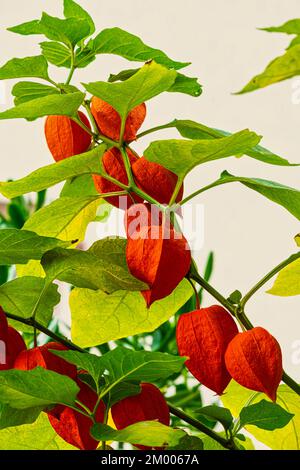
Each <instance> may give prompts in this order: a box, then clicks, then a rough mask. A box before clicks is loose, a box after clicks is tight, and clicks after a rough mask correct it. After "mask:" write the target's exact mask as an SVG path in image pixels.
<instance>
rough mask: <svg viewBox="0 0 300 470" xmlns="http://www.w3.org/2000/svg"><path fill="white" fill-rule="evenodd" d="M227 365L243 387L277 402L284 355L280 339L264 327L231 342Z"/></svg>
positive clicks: (233, 376) (245, 333)
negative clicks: (279, 342) (263, 394)
mask: <svg viewBox="0 0 300 470" xmlns="http://www.w3.org/2000/svg"><path fill="white" fill-rule="evenodd" d="M225 362H226V367H227V369H228V372H229V373H230V375H231V376H232V378H233V379H234V380H235V381H236V382H238V383H239V384H240V385H242V386H243V387H246V388H249V389H250V390H255V391H257V392H263V393H265V394H266V395H267V396H268V397H269V398H270V399H271V400H273V401H276V392H277V388H278V385H279V384H280V381H281V378H282V373H283V369H282V355H281V349H280V346H279V344H278V342H277V340H276V339H275V338H274V337H273V336H272V335H271V334H270V333H269V332H268V331H267V330H265V329H264V328H261V327H256V328H253V329H252V330H250V331H245V332H243V333H239V334H238V335H237V336H235V338H233V340H232V341H231V342H230V343H229V345H228V348H227V351H226V354H225Z"/></svg>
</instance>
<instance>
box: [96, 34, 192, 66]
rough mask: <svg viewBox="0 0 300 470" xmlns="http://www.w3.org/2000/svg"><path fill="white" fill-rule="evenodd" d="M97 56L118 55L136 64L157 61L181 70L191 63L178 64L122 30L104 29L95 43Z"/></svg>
mask: <svg viewBox="0 0 300 470" xmlns="http://www.w3.org/2000/svg"><path fill="white" fill-rule="evenodd" d="M93 50H94V51H95V53H96V54H116V55H119V56H121V57H124V58H125V59H127V60H131V61H134V62H146V61H149V60H155V62H156V63H157V64H160V65H164V66H165V67H168V68H170V69H175V70H179V69H181V68H183V67H186V66H187V65H189V64H190V63H189V62H176V61H174V60H172V59H170V58H169V57H168V56H167V55H166V54H165V53H164V52H162V51H160V50H159V49H153V48H152V47H149V46H147V45H146V44H144V43H143V42H142V41H141V40H140V38H138V37H137V36H134V35H133V34H131V33H128V32H127V31H124V30H123V29H120V28H109V29H104V30H103V31H101V33H99V34H98V36H96V38H95V39H94V41H93Z"/></svg>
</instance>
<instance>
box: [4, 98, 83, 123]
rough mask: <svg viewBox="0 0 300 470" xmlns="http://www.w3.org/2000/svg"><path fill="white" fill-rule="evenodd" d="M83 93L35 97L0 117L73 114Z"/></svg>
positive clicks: (34, 117) (81, 100)
mask: <svg viewBox="0 0 300 470" xmlns="http://www.w3.org/2000/svg"><path fill="white" fill-rule="evenodd" d="M84 97H85V95H84V93H80V92H77V93H69V94H67V95H49V96H44V97H43V98H37V99H35V100H32V101H29V102H27V103H23V104H20V105H19V106H16V107H15V108H11V109H8V110H6V111H3V112H2V113H0V119H18V118H22V119H36V118H39V117H44V116H56V115H61V116H75V115H76V113H77V111H78V108H79V107H80V105H81V104H82V102H83V100H84Z"/></svg>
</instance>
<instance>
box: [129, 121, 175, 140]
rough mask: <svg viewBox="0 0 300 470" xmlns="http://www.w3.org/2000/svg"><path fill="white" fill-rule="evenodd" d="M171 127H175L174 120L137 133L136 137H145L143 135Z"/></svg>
mask: <svg viewBox="0 0 300 470" xmlns="http://www.w3.org/2000/svg"><path fill="white" fill-rule="evenodd" d="M172 127H175V124H174V121H172V122H168V123H167V124H162V125H161V126H156V127H152V128H151V129H147V130H146V131H144V132H141V133H140V134H138V135H137V137H136V138H137V139H140V138H141V137H145V135H148V134H152V133H153V132H157V131H162V130H163V129H170V128H172Z"/></svg>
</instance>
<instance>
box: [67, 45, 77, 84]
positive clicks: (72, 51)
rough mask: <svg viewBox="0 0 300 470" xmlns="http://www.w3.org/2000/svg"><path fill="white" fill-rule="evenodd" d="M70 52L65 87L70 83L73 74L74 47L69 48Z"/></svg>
mask: <svg viewBox="0 0 300 470" xmlns="http://www.w3.org/2000/svg"><path fill="white" fill-rule="evenodd" d="M70 50H71V68H70V73H69V75H68V78H67V81H66V83H65V84H66V85H69V84H70V83H71V80H72V78H73V75H74V72H75V68H76V67H75V54H74V47H71V48H70Z"/></svg>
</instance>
